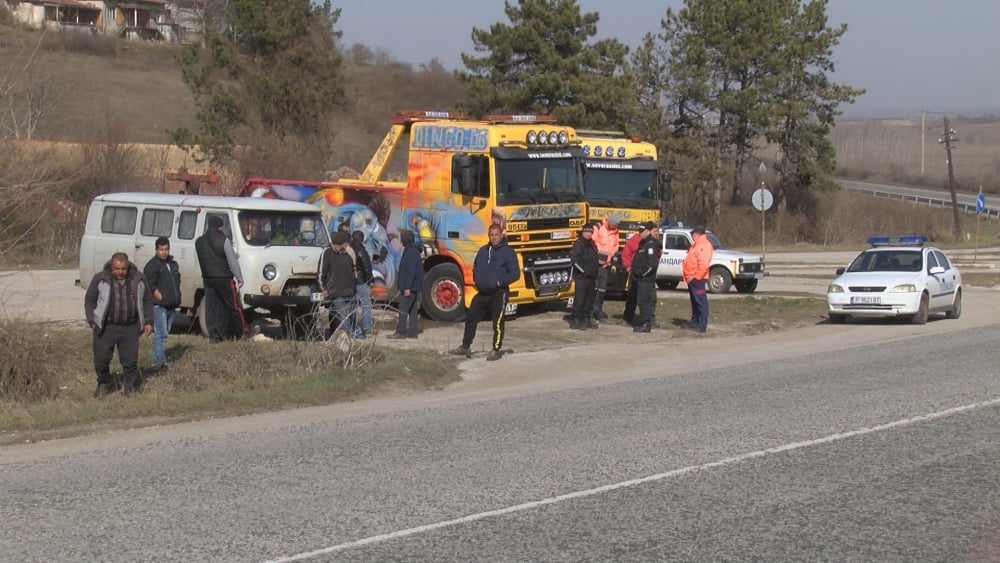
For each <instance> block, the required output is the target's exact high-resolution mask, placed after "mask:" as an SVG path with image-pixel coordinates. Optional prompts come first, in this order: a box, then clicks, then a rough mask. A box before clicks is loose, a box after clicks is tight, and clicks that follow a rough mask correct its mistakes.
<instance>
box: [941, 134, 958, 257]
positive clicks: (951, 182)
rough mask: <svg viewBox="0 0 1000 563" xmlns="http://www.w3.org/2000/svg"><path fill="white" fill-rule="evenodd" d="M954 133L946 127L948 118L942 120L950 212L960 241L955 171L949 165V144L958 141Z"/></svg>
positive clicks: (956, 237)
mask: <svg viewBox="0 0 1000 563" xmlns="http://www.w3.org/2000/svg"><path fill="white" fill-rule="evenodd" d="M954 134H955V132H954V131H952V130H951V127H949V126H948V118H947V117H946V118H944V150H945V153H946V154H947V155H948V189H949V190H951V211H952V215H953V217H954V218H955V240H956V241H960V240H962V224H961V222H960V219H959V216H958V196H957V195H956V194H955V169H954V167H953V166H952V163H951V144H952V143H953V142H954V141H957V140H958V139H953V138H952V135H954Z"/></svg>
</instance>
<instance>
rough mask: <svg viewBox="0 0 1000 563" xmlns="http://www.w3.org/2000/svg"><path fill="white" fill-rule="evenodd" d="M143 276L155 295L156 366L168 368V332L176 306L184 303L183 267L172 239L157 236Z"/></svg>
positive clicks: (154, 349) (154, 337) (154, 338)
mask: <svg viewBox="0 0 1000 563" xmlns="http://www.w3.org/2000/svg"><path fill="white" fill-rule="evenodd" d="M142 276H143V278H144V279H145V281H146V285H147V286H149V291H150V293H152V295H153V367H154V368H157V369H163V368H166V367H167V352H166V346H167V335H168V334H170V327H171V326H172V325H173V324H174V309H176V308H177V306H178V305H180V304H181V270H180V266H179V265H178V264H177V261H176V260H174V257H173V256H171V255H170V239H168V238H167V237H160V238H158V239H156V255H155V256H153V257H152V258H150V259H149V262H146V267H145V268H143V269H142Z"/></svg>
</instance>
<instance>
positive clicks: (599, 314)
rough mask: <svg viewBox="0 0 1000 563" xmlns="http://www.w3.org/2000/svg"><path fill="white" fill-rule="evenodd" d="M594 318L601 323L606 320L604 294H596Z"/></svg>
mask: <svg viewBox="0 0 1000 563" xmlns="http://www.w3.org/2000/svg"><path fill="white" fill-rule="evenodd" d="M594 318H595V319H597V320H599V321H603V320H605V319H607V318H608V316H607V315H606V314H604V293H603V292H602V293H598V294H597V297H596V298H595V299H594Z"/></svg>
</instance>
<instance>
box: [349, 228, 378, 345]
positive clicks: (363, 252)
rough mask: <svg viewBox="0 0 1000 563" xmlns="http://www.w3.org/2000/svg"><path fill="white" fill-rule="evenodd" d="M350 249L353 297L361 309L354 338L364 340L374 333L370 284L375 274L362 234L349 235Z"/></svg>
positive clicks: (373, 280)
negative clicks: (352, 265)
mask: <svg viewBox="0 0 1000 563" xmlns="http://www.w3.org/2000/svg"><path fill="white" fill-rule="evenodd" d="M351 248H352V249H354V277H355V280H354V297H355V299H357V301H358V306H359V307H360V308H361V318H360V319H359V321H360V322H358V323H357V326H356V327H354V337H355V338H357V339H364V338H367V337H369V336H371V335H372V334H374V333H375V328H374V324H373V322H372V284H373V283H375V273H374V271H373V270H372V257H371V254H368V250H367V249H366V248H365V234H364V233H363V232H361V231H354V232H353V233H351Z"/></svg>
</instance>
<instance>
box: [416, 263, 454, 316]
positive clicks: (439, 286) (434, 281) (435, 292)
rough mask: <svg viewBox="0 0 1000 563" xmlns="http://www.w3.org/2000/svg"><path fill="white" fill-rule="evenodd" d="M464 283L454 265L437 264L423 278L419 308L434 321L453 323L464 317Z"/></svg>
mask: <svg viewBox="0 0 1000 563" xmlns="http://www.w3.org/2000/svg"><path fill="white" fill-rule="evenodd" d="M464 295H465V282H464V281H463V279H462V270H460V269H459V268H458V266H456V265H454V264H438V265H437V266H434V267H433V268H431V269H430V271H429V272H427V275H426V276H424V291H423V297H422V299H421V300H422V303H421V306H422V307H423V309H424V313H425V314H426V315H427V316H428V317H430V318H431V320H435V321H443V322H455V321H460V320H462V318H463V317H465V299H464Z"/></svg>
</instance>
